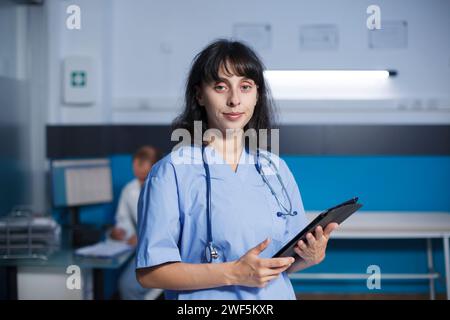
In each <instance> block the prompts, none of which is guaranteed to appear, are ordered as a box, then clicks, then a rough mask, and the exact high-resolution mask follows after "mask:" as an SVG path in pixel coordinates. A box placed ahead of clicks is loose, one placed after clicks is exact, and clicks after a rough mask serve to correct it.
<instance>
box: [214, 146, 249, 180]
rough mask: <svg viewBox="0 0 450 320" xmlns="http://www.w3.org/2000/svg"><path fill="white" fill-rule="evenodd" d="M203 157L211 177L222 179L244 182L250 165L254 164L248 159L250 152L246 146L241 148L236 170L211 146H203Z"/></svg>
mask: <svg viewBox="0 0 450 320" xmlns="http://www.w3.org/2000/svg"><path fill="white" fill-rule="evenodd" d="M205 157H206V160H207V163H209V170H210V175H211V178H219V179H224V180H236V179H238V180H239V181H240V182H245V178H246V177H247V174H248V170H249V167H250V166H253V167H254V165H253V164H252V162H251V161H250V154H249V153H248V151H247V149H246V148H243V149H242V152H241V155H240V158H239V162H238V166H237V169H236V171H233V169H232V168H231V166H230V165H229V164H228V163H227V162H226V161H225V159H224V158H223V157H222V156H221V154H220V153H219V152H218V151H217V150H215V149H214V148H213V147H211V146H205Z"/></svg>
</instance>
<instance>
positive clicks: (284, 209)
mask: <svg viewBox="0 0 450 320" xmlns="http://www.w3.org/2000/svg"><path fill="white" fill-rule="evenodd" d="M243 152H246V151H245V150H243ZM260 158H262V159H264V160H265V161H267V163H268V165H269V167H270V169H271V170H273V172H274V173H275V175H276V177H277V179H278V182H279V183H280V185H281V192H282V195H283V196H284V197H285V199H287V202H288V206H285V205H284V204H283V203H282V202H281V201H280V199H279V198H278V196H277V194H276V192H275V190H274V188H273V187H272V185H271V184H270V182H269V180H268V179H267V177H266V175H265V173H264V170H263V168H262V165H261V162H260ZM202 160H203V167H204V168H205V175H206V219H207V244H206V247H205V260H206V262H208V263H211V262H212V261H213V259H217V258H219V252H218V251H217V249H216V246H215V245H214V241H213V236H212V226H211V175H210V172H209V165H208V163H207V161H205V145H203V146H202ZM255 167H256V170H257V171H258V173H259V174H260V175H261V177H262V179H263V181H264V183H265V184H266V185H267V186H268V187H269V189H270V193H272V195H273V196H274V197H275V200H276V201H277V204H278V206H279V208H280V210H281V211H278V212H277V217H286V216H295V215H297V211H293V210H292V201H291V198H290V197H289V194H288V193H287V190H286V187H285V185H284V183H283V180H282V179H281V176H280V174H279V172H278V169H277V167H276V166H275V164H274V163H273V161H272V159H271V158H270V157H268V156H266V155H265V154H263V153H260V152H259V149H258V150H257V151H256V163H255Z"/></svg>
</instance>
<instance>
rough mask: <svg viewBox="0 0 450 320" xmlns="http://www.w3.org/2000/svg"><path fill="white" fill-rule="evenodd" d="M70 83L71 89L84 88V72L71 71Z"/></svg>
mask: <svg viewBox="0 0 450 320" xmlns="http://www.w3.org/2000/svg"><path fill="white" fill-rule="evenodd" d="M70 83H71V85H72V87H84V86H86V72H85V71H72V72H71V74H70Z"/></svg>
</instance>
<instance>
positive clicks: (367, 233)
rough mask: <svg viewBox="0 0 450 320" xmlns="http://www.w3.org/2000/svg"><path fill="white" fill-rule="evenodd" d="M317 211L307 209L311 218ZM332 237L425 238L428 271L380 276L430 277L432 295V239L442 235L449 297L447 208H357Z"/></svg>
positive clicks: (449, 218)
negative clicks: (371, 209) (358, 210)
mask: <svg viewBox="0 0 450 320" xmlns="http://www.w3.org/2000/svg"><path fill="white" fill-rule="evenodd" d="M319 213H320V212H318V211H317V212H315V211H311V212H308V213H307V217H308V220H309V221H311V220H313V219H314V218H315V217H316V216H317V215H318V214H319ZM331 238H332V239H425V240H426V241H427V260H428V261H427V262H428V269H429V272H428V273H425V274H382V279H425V280H429V285H430V298H431V299H434V298H435V290H434V280H435V279H437V278H438V277H439V274H438V273H436V272H434V266H433V254H432V249H433V248H432V245H431V239H442V241H443V245H444V263H445V280H446V289H447V299H449V300H450V253H449V238H450V213H449V212H403V213H398V212H387V211H386V212H385V211H383V212H373V211H372V212H368V211H360V212H357V213H355V214H354V215H353V216H351V217H350V218H349V219H348V220H346V221H345V222H343V224H342V225H341V226H340V227H339V228H338V229H337V230H336V231H335V232H334V233H333V234H332V236H331ZM289 276H290V278H292V279H335V280H338V279H367V274H336V273H334V274H333V273H329V274H323V273H322V274H320V273H315V274H312V273H308V274H306V273H304V274H302V273H296V274H290V275H289Z"/></svg>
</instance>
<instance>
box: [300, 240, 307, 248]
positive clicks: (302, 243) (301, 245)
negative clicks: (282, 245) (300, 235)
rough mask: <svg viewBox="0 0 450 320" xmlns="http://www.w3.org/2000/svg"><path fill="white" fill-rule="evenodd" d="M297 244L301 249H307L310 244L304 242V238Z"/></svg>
mask: <svg viewBox="0 0 450 320" xmlns="http://www.w3.org/2000/svg"><path fill="white" fill-rule="evenodd" d="M297 246H298V247H299V248H300V249H301V250H306V248H307V247H308V246H307V245H306V243H304V242H303V240H300V241H299V242H298V243H297Z"/></svg>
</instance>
